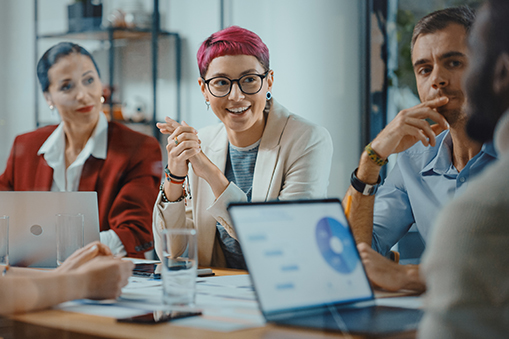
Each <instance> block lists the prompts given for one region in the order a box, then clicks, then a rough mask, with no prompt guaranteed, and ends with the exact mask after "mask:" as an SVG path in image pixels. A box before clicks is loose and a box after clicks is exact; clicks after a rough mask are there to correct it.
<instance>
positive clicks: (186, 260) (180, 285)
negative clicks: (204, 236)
mask: <svg viewBox="0 0 509 339" xmlns="http://www.w3.org/2000/svg"><path fill="white" fill-rule="evenodd" d="M161 241H162V242H163V244H162V249H163V258H161V263H162V265H161V266H162V270H161V277H162V281H163V302H164V304H165V305H167V307H168V309H170V310H179V309H181V310H182V309H188V308H192V307H194V306H195V297H196V273H197V267H198V262H197V259H198V250H197V235H196V230H194V229H167V230H164V231H163V236H162V238H161Z"/></svg>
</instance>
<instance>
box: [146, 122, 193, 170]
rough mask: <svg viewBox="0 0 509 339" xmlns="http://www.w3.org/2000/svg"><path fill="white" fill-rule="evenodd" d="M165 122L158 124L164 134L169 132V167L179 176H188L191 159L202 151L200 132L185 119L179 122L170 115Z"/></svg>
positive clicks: (167, 146)
mask: <svg viewBox="0 0 509 339" xmlns="http://www.w3.org/2000/svg"><path fill="white" fill-rule="evenodd" d="M165 121H166V122H165V123H157V124H156V126H157V128H159V131H161V133H163V134H169V137H168V141H167V142H168V144H167V145H166V151H167V152H168V168H169V169H170V172H171V173H172V174H174V175H177V176H182V177H184V176H186V175H187V171H188V162H189V159H190V158H192V157H194V156H195V155H197V154H199V153H200V152H201V147H200V143H201V141H200V139H198V132H197V131H196V129H194V128H193V127H191V126H189V125H188V124H187V123H186V122H185V121H183V122H182V124H179V123H178V122H176V121H175V120H173V119H170V118H169V117H166V118H165Z"/></svg>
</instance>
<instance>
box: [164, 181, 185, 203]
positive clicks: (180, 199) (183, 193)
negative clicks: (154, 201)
mask: <svg viewBox="0 0 509 339" xmlns="http://www.w3.org/2000/svg"><path fill="white" fill-rule="evenodd" d="M182 186H183V185H182ZM159 190H160V191H161V201H162V202H164V203H169V202H171V203H177V202H181V201H182V200H184V199H185V198H187V192H186V190H185V189H184V187H182V195H181V196H180V198H178V199H177V200H175V201H171V200H170V199H168V197H167V196H166V193H164V182H163V183H161V186H159Z"/></svg>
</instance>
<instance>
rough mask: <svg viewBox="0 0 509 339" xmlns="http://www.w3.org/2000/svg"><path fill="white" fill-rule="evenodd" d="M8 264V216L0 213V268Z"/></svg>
mask: <svg viewBox="0 0 509 339" xmlns="http://www.w3.org/2000/svg"><path fill="white" fill-rule="evenodd" d="M8 266H9V217H8V216H6V215H0V270H1V272H4V269H5V268H6V267H8Z"/></svg>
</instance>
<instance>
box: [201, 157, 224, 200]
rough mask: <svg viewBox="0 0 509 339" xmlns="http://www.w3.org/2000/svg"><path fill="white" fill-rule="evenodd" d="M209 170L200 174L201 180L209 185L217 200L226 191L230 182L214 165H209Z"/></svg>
mask: <svg viewBox="0 0 509 339" xmlns="http://www.w3.org/2000/svg"><path fill="white" fill-rule="evenodd" d="M210 165H211V166H210V167H209V170H208V171H206V172H205V173H203V174H202V177H203V179H205V181H206V182H207V183H208V184H209V186H210V188H211V189H212V192H213V193H214V196H215V197H216V199H217V198H219V197H220V196H221V194H223V192H224V191H225V190H226V188H227V187H228V185H229V184H230V182H229V181H228V179H226V177H225V175H224V174H223V173H222V172H221V171H220V170H219V168H217V167H216V166H215V165H213V164H212V163H210Z"/></svg>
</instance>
